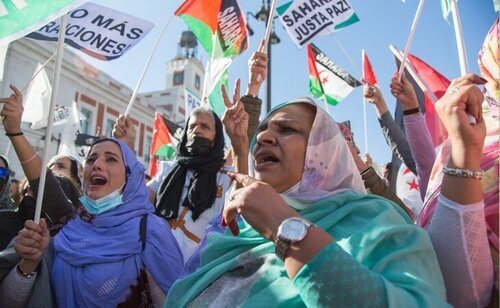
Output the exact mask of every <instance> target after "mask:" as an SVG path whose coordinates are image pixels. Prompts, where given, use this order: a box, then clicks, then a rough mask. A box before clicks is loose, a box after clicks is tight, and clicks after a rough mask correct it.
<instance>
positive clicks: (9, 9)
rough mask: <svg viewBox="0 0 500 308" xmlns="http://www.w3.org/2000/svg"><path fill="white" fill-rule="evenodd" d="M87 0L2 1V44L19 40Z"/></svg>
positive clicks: (0, 15)
mask: <svg viewBox="0 0 500 308" xmlns="http://www.w3.org/2000/svg"><path fill="white" fill-rule="evenodd" d="M86 1H87V0H2V1H0V45H4V44H6V43H8V42H12V41H14V40H17V39H18V38H20V37H23V36H25V35H26V34H28V33H30V32H31V31H34V30H36V29H38V28H40V27H41V26H43V25H45V24H47V23H48V22H50V21H52V20H54V19H56V18H58V17H60V16H61V15H63V14H66V13H67V12H69V11H71V10H72V9H74V8H76V7H78V6H80V5H82V4H83V3H84V2H86Z"/></svg>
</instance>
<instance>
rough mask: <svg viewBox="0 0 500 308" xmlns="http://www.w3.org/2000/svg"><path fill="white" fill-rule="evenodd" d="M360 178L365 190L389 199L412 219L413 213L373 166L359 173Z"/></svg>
mask: <svg viewBox="0 0 500 308" xmlns="http://www.w3.org/2000/svg"><path fill="white" fill-rule="evenodd" d="M361 178H362V179H363V184H364V185H365V188H366V190H367V191H368V192H369V193H371V194H374V195H379V196H381V197H384V198H386V199H387V200H390V201H392V202H394V203H396V204H397V205H399V207H400V208H402V209H403V210H404V211H405V212H406V213H407V214H408V215H410V217H411V218H412V219H413V213H412V211H411V210H410V209H408V208H407V207H406V205H405V204H404V203H403V201H401V199H399V198H398V196H397V195H396V194H395V193H394V192H393V191H392V190H391V189H390V188H389V187H388V186H387V185H385V183H384V180H382V179H381V178H380V176H379V175H378V174H377V173H376V172H375V169H373V167H370V168H368V169H366V170H365V171H363V172H362V173H361Z"/></svg>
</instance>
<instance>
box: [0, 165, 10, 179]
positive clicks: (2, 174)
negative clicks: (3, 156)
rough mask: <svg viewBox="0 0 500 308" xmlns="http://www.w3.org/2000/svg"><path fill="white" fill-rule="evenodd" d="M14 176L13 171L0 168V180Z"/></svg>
mask: <svg viewBox="0 0 500 308" xmlns="http://www.w3.org/2000/svg"><path fill="white" fill-rule="evenodd" d="M11 174H12V171H11V170H10V169H9V168H5V167H0V179H4V178H6V177H8V176H9V175H11Z"/></svg>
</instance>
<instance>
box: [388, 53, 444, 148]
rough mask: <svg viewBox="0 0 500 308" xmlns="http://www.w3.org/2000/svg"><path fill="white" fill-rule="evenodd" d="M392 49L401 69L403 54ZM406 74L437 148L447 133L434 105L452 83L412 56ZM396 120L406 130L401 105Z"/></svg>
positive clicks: (396, 113)
mask: <svg viewBox="0 0 500 308" xmlns="http://www.w3.org/2000/svg"><path fill="white" fill-rule="evenodd" d="M390 49H391V51H392V53H393V54H394V56H395V59H396V64H397V66H398V67H399V65H400V63H401V60H402V53H401V52H399V51H398V50H397V49H396V48H394V47H393V46H390ZM404 72H405V74H406V77H407V79H408V81H409V82H410V83H411V84H412V85H413V88H414V89H415V92H416V94H417V99H418V104H419V108H420V112H422V113H423V114H424V115H425V122H426V124H427V128H428V130H429V133H430V135H431V138H432V142H433V144H434V147H437V146H439V145H440V144H441V143H442V142H443V141H444V140H446V138H447V133H446V130H445V128H444V126H443V124H442V123H441V120H440V119H439V117H438V115H437V113H436V110H435V108H434V104H435V103H436V102H437V100H438V99H440V98H441V97H442V96H443V95H444V94H445V93H446V90H447V89H448V86H449V84H450V81H449V80H448V79H446V77H444V76H443V75H441V74H440V73H439V72H438V71H436V70H435V69H434V68H432V67H431V66H430V65H429V64H427V63H425V62H424V61H422V60H421V59H419V58H417V57H415V56H414V55H412V54H408V58H407V64H406V66H405V70H404ZM395 120H396V122H397V123H398V124H399V125H400V127H401V128H402V129H403V130H404V125H403V110H402V109H401V104H397V106H396V112H395Z"/></svg>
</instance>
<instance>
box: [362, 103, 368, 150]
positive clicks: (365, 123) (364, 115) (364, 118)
mask: <svg viewBox="0 0 500 308" xmlns="http://www.w3.org/2000/svg"><path fill="white" fill-rule="evenodd" d="M366 104H367V103H366V100H365V99H364V98H363V126H364V129H365V134H364V135H365V154H367V153H368V121H367V116H366Z"/></svg>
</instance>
